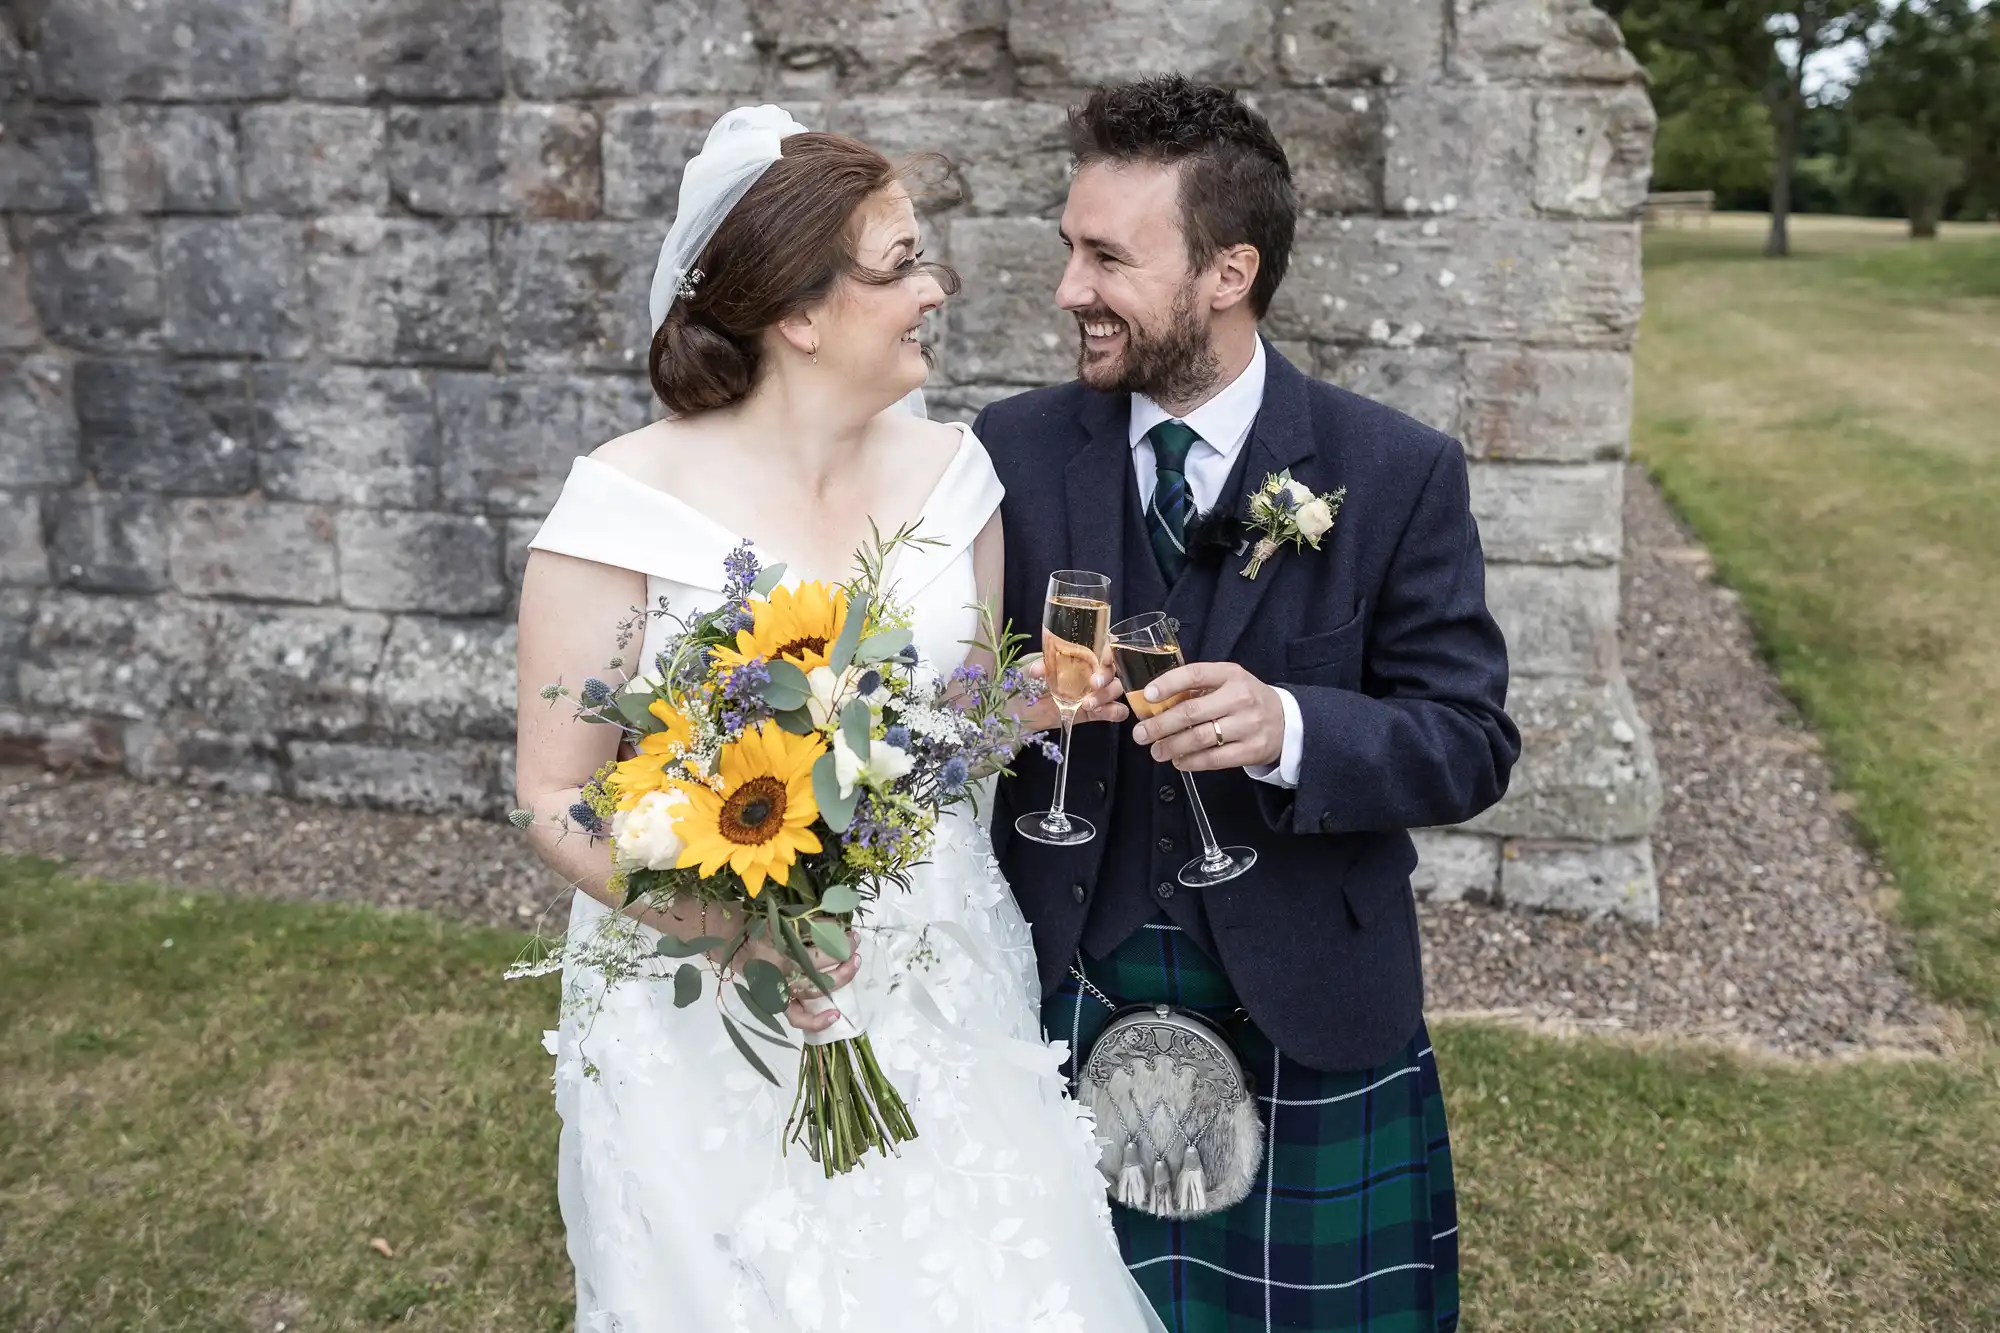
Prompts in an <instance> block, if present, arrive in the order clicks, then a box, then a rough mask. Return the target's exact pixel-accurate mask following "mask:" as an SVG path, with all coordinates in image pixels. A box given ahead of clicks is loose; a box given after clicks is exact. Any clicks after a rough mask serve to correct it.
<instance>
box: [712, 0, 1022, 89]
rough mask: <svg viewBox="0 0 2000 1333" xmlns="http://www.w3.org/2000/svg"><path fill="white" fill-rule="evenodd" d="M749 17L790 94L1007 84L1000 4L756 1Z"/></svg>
mask: <svg viewBox="0 0 2000 1333" xmlns="http://www.w3.org/2000/svg"><path fill="white" fill-rule="evenodd" d="M1017 12H1018V6H1017ZM750 16H751V21H752V25H753V27H754V30H755V32H756V34H757V38H758V42H759V44H760V45H761V46H763V47H765V48H766V49H768V50H769V51H770V52H771V55H772V63H773V66H774V70H773V73H774V75H775V77H776V79H777V82H778V86H779V87H780V88H781V89H783V90H785V91H787V92H793V91H811V92H825V91H832V90H834V89H836V88H838V89H841V90H844V91H853V92H876V91H881V90H883V89H886V88H932V87H943V88H952V89H957V90H965V91H986V92H1001V91H1005V90H1006V87H1007V81H1008V80H1007V75H1008V62H1007V6H1006V4H1005V3H1003V2H1002V0H923V2H922V3H914V2H913V0H849V2H848V3H845V4H840V5H827V4H821V3H819V0H751V3H750ZM1019 52H1020V48H1019V47H1018V46H1017V47H1016V48H1015V53H1016V55H1017V56H1018V55H1019Z"/></svg>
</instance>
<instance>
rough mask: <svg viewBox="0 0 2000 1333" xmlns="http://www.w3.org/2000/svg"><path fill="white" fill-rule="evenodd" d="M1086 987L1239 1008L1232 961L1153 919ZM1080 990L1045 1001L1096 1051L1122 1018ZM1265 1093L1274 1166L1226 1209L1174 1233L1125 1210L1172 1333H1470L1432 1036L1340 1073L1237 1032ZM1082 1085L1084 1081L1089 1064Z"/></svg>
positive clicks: (1120, 996)
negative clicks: (1464, 1331) (1462, 1303)
mask: <svg viewBox="0 0 2000 1333" xmlns="http://www.w3.org/2000/svg"><path fill="white" fill-rule="evenodd" d="M1079 961H1080V965H1081V967H1082V969H1083V972H1084V975H1086V976H1088V977H1089V978H1090V980H1091V983H1092V984H1093V985H1095V986H1096V987H1097V988H1098V989H1100V990H1102V991H1103V992H1104V993H1105V994H1106V995H1107V996H1109V997H1110V998H1111V999H1112V1000H1113V1001H1115V1002H1116V1003H1117V1004H1119V1005H1120V1006H1123V1005H1126V1004H1135V1003H1162V1002H1164V1003H1168V1004H1177V1005H1181V1006H1184V1007H1186V1008H1189V1009H1194V1010H1197V1011H1200V1012H1203V1013H1206V1014H1208V1015H1210V1016H1211V1017H1215V1018H1218V1019H1219V1018H1222V1017H1223V1016H1225V1015H1227V1014H1229V1013H1230V1012H1231V1011H1233V1010H1234V1009H1235V1008H1236V1007H1237V999H1236V995H1235V992H1234V990H1233V989H1232V988H1231V987H1230V985H1229V981H1228V979H1227V978H1226V977H1225V976H1223V974H1222V969H1221V967H1220V966H1218V965H1217V964H1216V963H1215V961H1214V960H1213V959H1211V958H1209V957H1208V956H1207V955H1206V954H1204V953H1203V952H1202V951H1201V950H1199V949H1197V948H1196V947H1195V946H1194V945H1193V943H1192V942H1191V941H1190V940H1189V938H1188V937H1187V935H1186V934H1184V933H1183V932H1182V931H1181V930H1180V928H1179V927H1177V926H1173V925H1170V924H1166V923H1163V922H1162V923H1153V924H1149V925H1148V926H1146V927H1145V928H1144V929H1142V930H1138V931H1135V932H1134V933H1133V935H1132V936H1131V938H1129V939H1128V940H1126V941H1125V942H1124V943H1123V944H1121V945H1119V946H1118V948H1117V949H1115V950H1113V951H1112V952H1111V954H1109V955H1108V956H1106V957H1104V958H1101V959H1096V960H1091V959H1081V960H1079ZM1110 1012H1111V1011H1110V1010H1108V1009H1106V1008H1105V1007H1104V1004H1103V1003H1102V1002H1101V1001H1099V1000H1097V999H1094V998H1092V997H1091V996H1089V995H1087V994H1086V993H1084V991H1083V989H1082V988H1081V987H1080V986H1078V985H1077V983H1076V979H1075V978H1074V977H1066V978H1065V980H1064V982H1063V984H1062V987H1061V988H1060V989H1059V990H1057V991H1056V992H1055V993H1054V994H1053V995H1051V996H1050V997H1049V998H1048V999H1047V1000H1046V1001H1045V1002H1044V1003H1043V1006H1042V1022H1043V1024H1044V1026H1045V1027H1046V1028H1047V1029H1048V1035H1049V1036H1050V1037H1051V1038H1056V1039H1063V1040H1067V1041H1068V1042H1069V1043H1070V1051H1071V1060H1072V1065H1073V1063H1074V1059H1075V1053H1076V1052H1078V1051H1085V1050H1088V1049H1089V1048H1090V1044H1091V1043H1092V1042H1093V1041H1095V1040H1096V1039H1097V1034H1098V1032H1099V1031H1101V1030H1102V1029H1103V1027H1104V1024H1105V1021H1106V1020H1107V1019H1108V1018H1109V1017H1110ZM1227 1031H1228V1032H1229V1034H1230V1037H1231V1040H1232V1041H1233V1042H1234V1043H1235V1046H1236V1050H1237V1053H1238V1054H1239V1055H1240V1056H1241V1057H1242V1058H1243V1064H1244V1068H1245V1069H1246V1070H1247V1071H1248V1072H1249V1073H1250V1075H1251V1076H1252V1078H1253V1079H1254V1080H1255V1081H1256V1093H1257V1105H1258V1112H1259V1114H1260V1115H1262V1117H1263V1119H1264V1127H1265V1140H1266V1144H1267V1148H1266V1157H1265V1161H1264V1163H1263V1166H1262V1167H1261V1168H1260V1174H1259V1179H1258V1182H1257V1185H1256V1187H1255V1188H1254V1189H1253V1191H1252V1192H1251V1194H1250V1197H1249V1198H1247V1199H1245V1200H1244V1201H1243V1202H1242V1203H1240V1204H1238V1205H1237V1206H1236V1207H1234V1208H1231V1209H1229V1210H1228V1211H1227V1212H1223V1213H1219V1214H1216V1215H1215V1216H1212V1217H1204V1218H1200V1219H1197V1220H1195V1221H1191V1222H1173V1221H1168V1220H1166V1219H1163V1218H1157V1217H1153V1216H1151V1215H1149V1214H1145V1213H1139V1212H1134V1211H1133V1210H1131V1209H1129V1208H1122V1207H1118V1206H1116V1205H1114V1206H1113V1207H1112V1210H1111V1212H1112V1220H1113V1222H1114V1224H1115V1225H1116V1227H1117V1231H1118V1243H1119V1246H1120V1248H1121V1249H1122V1250H1123V1252H1124V1256H1125V1262H1126V1264H1127V1266H1128V1267H1130V1268H1131V1270H1132V1274H1133V1276H1134V1277H1135V1278H1137V1279H1138V1282H1139V1285H1140V1287H1141V1288H1142V1289H1143V1290H1144V1291H1145V1293H1146V1295H1147V1297H1148V1298H1149V1299H1151V1301H1152V1303H1153V1305H1154V1307H1155V1308H1156V1309H1157V1310H1158V1311H1159V1312H1160V1318H1161V1319H1162V1320H1163V1321H1164V1322H1165V1323H1166V1326H1167V1328H1168V1330H1169V1333H1250V1330H1253V1329H1254V1330H1271V1329H1312V1330H1315V1331H1316V1333H1346V1331H1347V1330H1356V1331H1358V1333H1450V1330H1455V1329H1456V1328H1457V1327H1458V1216H1457V1210H1456V1200H1455V1197H1454V1193H1453V1189H1452V1171H1451V1142H1450V1139H1449V1137H1448V1136H1447V1134H1446V1132H1445V1117H1444V1096H1443V1093H1442V1092H1441V1091H1440V1088H1439V1085H1438V1074H1437V1062H1436V1059H1435V1057H1434V1056H1433V1054H1432V1051H1431V1043H1430V1036H1429V1034H1428V1033H1427V1032H1426V1031H1425V1030H1424V1028H1423V1027H1422V1026H1421V1025H1419V1027H1418V1029H1417V1033H1416V1035H1415V1036H1414V1037H1412V1038H1411V1039H1410V1042H1409V1045H1408V1046H1406V1047H1405V1048H1404V1049H1403V1051H1402V1053H1401V1054H1399V1055H1397V1056H1396V1057H1395V1058H1393V1059H1391V1060H1389V1061H1388V1062H1386V1063H1384V1064H1381V1065H1378V1066H1376V1067H1375V1068H1373V1069H1365V1070H1358V1071H1347V1072H1341V1073H1327V1072H1324V1071H1322V1070H1317V1069H1309V1068H1307V1067H1306V1066H1304V1065H1302V1064H1299V1063H1298V1062H1297V1061H1295V1060H1293V1059H1291V1058H1290V1057H1288V1056H1285V1055H1283V1054H1282V1053H1280V1052H1279V1051H1278V1050H1277V1049H1276V1048H1275V1047H1274V1046H1273V1045H1272V1044H1271V1042H1270V1039H1269V1038H1267V1037H1266V1036H1264V1034H1263V1033H1262V1032H1261V1031H1259V1030H1258V1029H1257V1027H1256V1026H1255V1025H1254V1024H1251V1023H1248V1022H1240V1023H1232V1024H1229V1025H1228V1027H1227ZM1065 1073H1068V1074H1071V1075H1072V1076H1073V1075H1074V1070H1073V1068H1066V1069H1065Z"/></svg>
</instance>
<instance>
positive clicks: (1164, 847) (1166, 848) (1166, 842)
mask: <svg viewBox="0 0 2000 1333" xmlns="http://www.w3.org/2000/svg"><path fill="white" fill-rule="evenodd" d="M1173 849H1174V840H1173V839H1172V838H1162V839H1160V850H1161V851H1163V852H1171V851H1172V850H1173Z"/></svg>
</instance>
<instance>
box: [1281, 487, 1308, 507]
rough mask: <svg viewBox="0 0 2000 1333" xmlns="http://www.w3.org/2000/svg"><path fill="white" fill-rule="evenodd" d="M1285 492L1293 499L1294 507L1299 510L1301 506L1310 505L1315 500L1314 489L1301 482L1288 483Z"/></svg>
mask: <svg viewBox="0 0 2000 1333" xmlns="http://www.w3.org/2000/svg"><path fill="white" fill-rule="evenodd" d="M1284 492H1285V494H1286V495H1289V496H1291V497H1292V507H1293V508H1294V509H1296V508H1298V507H1299V506H1300V505H1304V504H1308V503H1310V502H1311V501H1312V498H1313V493H1312V488H1311V487H1310V486H1307V485H1306V484H1305V483H1304V482H1300V481H1288V482H1286V483H1285V485H1284Z"/></svg>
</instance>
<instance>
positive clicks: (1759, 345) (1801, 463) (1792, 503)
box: [1633, 215, 2000, 1015]
mask: <svg viewBox="0 0 2000 1333" xmlns="http://www.w3.org/2000/svg"><path fill="white" fill-rule="evenodd" d="M1800 223H1801V225H1800V226H1799V228H1798V230H1797V232H1796V233H1795V240H1796V242H1797V248H1798V252H1799V253H1798V255H1797V256H1796V257H1795V258H1793V259H1791V260H1788V261H1784V262H1779V263H1772V262H1767V261H1765V260H1763V259H1761V258H1759V257H1758V256H1757V247H1758V245H1759V243H1760V241H1761V236H1762V224H1763V220H1762V219H1761V218H1752V217H1729V216H1726V215H1725V216H1720V217H1718V218H1716V220H1715V223H1714V225H1713V226H1712V227H1710V228H1708V229H1706V230H1703V229H1701V228H1694V227H1690V228H1683V229H1678V230H1662V231H1654V232H1651V233H1649V235H1648V237H1647V248H1646V261H1647V278H1646V317H1645V323H1644V325H1643V326H1642V329H1641V333H1640V347H1639V377H1638V402H1637V419H1636V425H1635V429H1634V439H1633V444H1634V449H1635V452H1636V453H1637V454H1638V456H1639V457H1640V458H1641V459H1642V460H1643V461H1644V462H1645V463H1646V465H1647V466H1648V467H1650V468H1651V469H1652V470H1653V472H1654V474H1655V475H1656V476H1657V477H1658V478H1659V479H1660V482H1661V484H1662V486H1663V487H1664V488H1665V490H1666V493H1667V496H1668V498H1669V499H1670V500H1671V501H1672V502H1673V504H1674V507H1675V508H1676V509H1678V510H1679V511H1680V512H1681V513H1682V514H1683V515H1684V516H1685V517H1686V518H1687V519H1688V520H1689V522H1691V523H1692V524H1693V525H1694V527H1695V529H1696V531H1697V532H1698V533H1699V534H1700V536H1701V538H1702V539H1703V541H1705V542H1706V543H1707V544H1708V545H1709V547H1710V548H1711V549H1712V550H1713V551H1714V553H1715V557H1716V563H1717V567H1718V570H1719V572H1720V575H1721V577H1722V578H1723V579H1724V580H1725V581H1726V582H1727V583H1729V584H1730V585H1731V586H1732V587H1734V588H1736V589H1737V590H1738V591H1740V592H1741V593H1742V594H1743V597H1744V600H1745V603H1746V606H1747V607H1748V610H1749V612H1750V614H1751V617H1752V619H1753V620H1754V621H1755V623H1756V625H1757V628H1758V632H1759V634H1760V635H1761V636H1762V639H1763V643H1764V645H1765V647H1766V650H1767V651H1768V652H1769V654H1770V656H1771V659H1772V661H1773V662H1774V663H1775V664H1776V666H1777V669H1778V672H1779V675H1780V676H1781V678H1782V679H1783V682H1784V685H1785V688H1786V689H1787V690H1788V691H1789V692H1790V693H1791V694H1792V696H1793V697H1794V698H1796V699H1797V700H1798V701H1799V703H1800V704H1801V706H1802V707H1803V709H1804V711H1805V713H1806V714H1807V716H1808V717H1809V718H1810V719H1811V720H1812V722H1813V724H1814V725H1815V726H1816V728H1817V729H1818V730H1819V733H1820V735H1821V737H1822V738H1823V739H1824V740H1825V741H1826V744H1827V747H1828V750H1829V753H1830V754H1831V756H1832V758H1833V760H1834V763H1835V767H1836V770H1837V773H1838V775H1839V778H1840V781H1841V782H1842V784H1843V786H1844V787H1845V788H1846V790H1847V791H1848V793H1849V794H1850V795H1851V796H1852V797H1853V799H1854V801H1855V803H1856V808H1855V814H1856V818H1857V819H1858V820H1859V822H1860V825H1861V828H1862V829H1863V831H1864V832H1865V834H1866V835H1867V836H1868V837H1869V838H1870V839H1871V840H1873V842H1874V843H1875V844H1876V845H1877V846H1878V847H1879V848H1880V850H1881V852H1882V854H1883V856H1884V858H1885V860H1886V861H1887V863H1888V865H1889V866H1890V868H1891V869H1892V870H1893V872H1894V873H1895V875H1896V877H1897V885H1898V889H1899V893H1898V902H1897V911H1898V912H1899V913H1900V915H1901V918H1902V920H1903V921H1904V922H1905V923H1906V924H1907V925H1908V926H1909V927H1910V928H1911V930H1912V931H1914V932H1915V935H1916V939H1917V943H1918V950H1919V965H1920V967H1921V969H1922V971H1923V973H1924V978H1923V979H1924V980H1925V981H1926V982H1927V983H1928V985H1929V986H1930V988H1931V989H1932V990H1933V991H1934V992H1935V993H1937V994H1939V995H1941V996H1942V997H1944V998H1946V999H1948V1000H1952V1001H1956V1002H1958V1003H1960V1004H1963V1005H1966V1006H1968V1007H1970V1008H1972V1009H1974V1010H1984V1011H1985V1012H1986V1013H1987V1014H1989V1015H2000V232H1996V231H1995V229H1993V228H1991V227H1987V228H1970V227H1963V228H1957V229H1952V228H1949V227H1948V228H1947V229H1946V238H1945V239H1944V240H1942V241H1939V242H1936V243H1932V244H1922V245H1918V244H1911V243H1909V242H1907V241H1905V240H1903V239H1902V235H1901V230H1900V228H1899V227H1898V226H1897V225H1896V224H1889V223H1879V224H1878V223H1869V222H1861V221H1856V220H1848V219H1816V218H1807V219H1801V220H1800Z"/></svg>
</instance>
